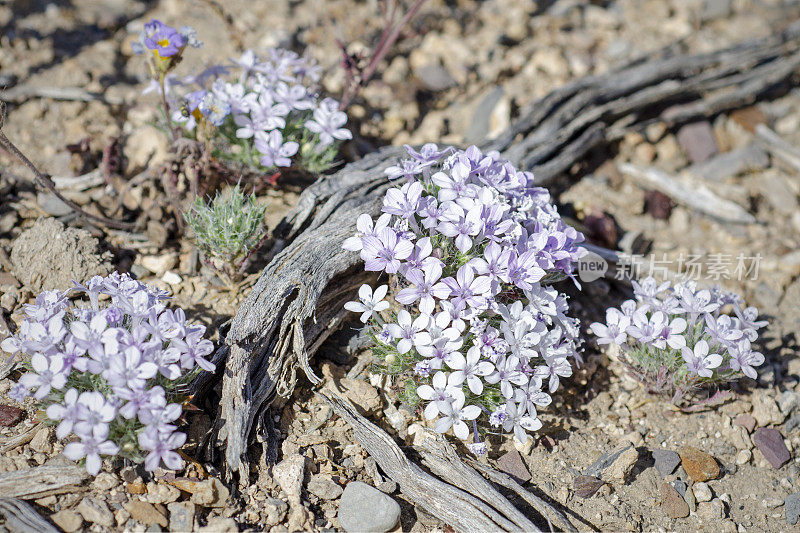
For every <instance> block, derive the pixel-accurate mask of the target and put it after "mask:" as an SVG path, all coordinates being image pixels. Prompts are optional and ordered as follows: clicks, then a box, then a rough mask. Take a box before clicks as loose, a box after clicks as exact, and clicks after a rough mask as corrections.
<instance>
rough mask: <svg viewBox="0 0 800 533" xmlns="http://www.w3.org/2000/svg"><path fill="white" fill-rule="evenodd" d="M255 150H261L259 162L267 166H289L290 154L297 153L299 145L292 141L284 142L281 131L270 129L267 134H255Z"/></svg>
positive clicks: (290, 162)
mask: <svg viewBox="0 0 800 533" xmlns="http://www.w3.org/2000/svg"><path fill="white" fill-rule="evenodd" d="M255 147H256V150H258V151H259V152H261V154H262V155H261V164H262V165H263V166H265V167H267V168H272V167H288V166H291V164H292V160H291V159H289V158H290V157H291V156H293V155H294V154H296V153H297V149H298V147H299V145H298V144H297V143H296V142H294V141H289V142H286V143H284V142H283V137H282V136H281V132H279V131H278V130H272V131H271V132H269V134H268V135H263V134H261V133H257V134H256V141H255Z"/></svg>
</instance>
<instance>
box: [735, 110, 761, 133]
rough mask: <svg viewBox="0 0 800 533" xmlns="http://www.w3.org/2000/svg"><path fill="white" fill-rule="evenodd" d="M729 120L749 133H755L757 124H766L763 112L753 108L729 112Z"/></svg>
mask: <svg viewBox="0 0 800 533" xmlns="http://www.w3.org/2000/svg"><path fill="white" fill-rule="evenodd" d="M731 118H732V119H733V121H734V122H736V123H737V124H738V125H740V126H741V127H743V128H744V129H746V130H747V131H749V132H750V133H755V131H756V126H758V125H759V124H766V123H767V117H766V115H764V112H763V111H761V110H760V109H759V108H757V107H755V106H752V107H744V108H742V109H737V110H735V111H733V112H731Z"/></svg>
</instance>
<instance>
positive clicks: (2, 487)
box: [0, 465, 89, 500]
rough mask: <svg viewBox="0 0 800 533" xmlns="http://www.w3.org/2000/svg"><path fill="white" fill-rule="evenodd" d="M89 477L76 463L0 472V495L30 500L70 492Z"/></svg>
mask: <svg viewBox="0 0 800 533" xmlns="http://www.w3.org/2000/svg"><path fill="white" fill-rule="evenodd" d="M88 477H89V474H88V473H87V472H86V469H85V468H81V467H79V466H76V465H42V466H37V467H34V468H26V469H24V470H16V471H13V472H4V473H2V474H0V496H1V497H4V498H22V499H25V500H31V499H36V498H44V497H45V496H50V495H52V494H63V493H65V492H72V491H74V490H75V487H77V486H78V485H80V484H81V483H83V482H84V480H86V478H88Z"/></svg>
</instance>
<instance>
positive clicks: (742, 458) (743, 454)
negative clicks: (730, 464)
mask: <svg viewBox="0 0 800 533" xmlns="http://www.w3.org/2000/svg"><path fill="white" fill-rule="evenodd" d="M752 457H753V453H752V452H751V451H750V450H740V451H739V453H737V454H736V464H737V465H739V466H742V465H746V464H747V463H749V462H750V459H751V458H752Z"/></svg>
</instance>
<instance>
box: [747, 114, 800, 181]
mask: <svg viewBox="0 0 800 533" xmlns="http://www.w3.org/2000/svg"><path fill="white" fill-rule="evenodd" d="M756 139H758V141H759V142H760V143H761V144H762V145H763V146H764V148H766V149H767V151H768V152H769V153H770V154H772V156H773V157H775V158H776V159H779V160H780V161H782V162H783V163H784V164H786V165H789V167H790V168H791V169H792V170H794V171H795V172H800V150H798V149H797V148H795V147H794V146H792V145H791V144H789V143H788V142H786V141H785V140H783V138H782V137H781V136H780V135H778V134H777V133H775V132H774V131H772V130H771V129H769V128H768V127H767V125H766V124H758V125H756Z"/></svg>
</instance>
